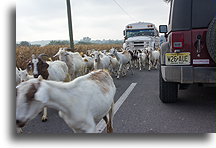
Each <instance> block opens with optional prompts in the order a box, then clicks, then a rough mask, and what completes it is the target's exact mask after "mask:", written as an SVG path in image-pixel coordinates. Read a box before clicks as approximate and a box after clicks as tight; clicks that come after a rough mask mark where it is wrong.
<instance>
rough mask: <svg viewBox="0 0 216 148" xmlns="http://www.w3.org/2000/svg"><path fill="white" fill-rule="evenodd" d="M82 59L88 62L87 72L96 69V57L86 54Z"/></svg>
mask: <svg viewBox="0 0 216 148" xmlns="http://www.w3.org/2000/svg"><path fill="white" fill-rule="evenodd" d="M82 59H83V61H84V62H85V64H86V68H87V73H88V72H90V71H92V70H93V69H94V58H93V57H90V56H87V55H85V54H84V57H83V58H82Z"/></svg>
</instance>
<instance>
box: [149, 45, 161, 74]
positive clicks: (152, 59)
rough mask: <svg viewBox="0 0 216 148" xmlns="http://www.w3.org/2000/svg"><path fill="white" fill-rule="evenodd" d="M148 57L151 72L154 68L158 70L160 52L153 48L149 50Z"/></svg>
mask: <svg viewBox="0 0 216 148" xmlns="http://www.w3.org/2000/svg"><path fill="white" fill-rule="evenodd" d="M147 56H148V60H149V62H148V63H149V68H148V70H151V68H152V67H154V68H155V69H157V65H158V63H159V58H160V52H159V51H157V50H153V48H152V47H148V48H147Z"/></svg>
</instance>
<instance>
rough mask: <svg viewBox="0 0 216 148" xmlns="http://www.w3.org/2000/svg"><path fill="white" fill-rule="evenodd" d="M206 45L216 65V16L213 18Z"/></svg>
mask: <svg viewBox="0 0 216 148" xmlns="http://www.w3.org/2000/svg"><path fill="white" fill-rule="evenodd" d="M206 44H207V49H208V52H209V54H210V56H211V58H212V59H213V60H214V62H215V63H216V16H215V17H214V18H213V20H212V22H211V23H210V25H209V27H208V32H207V35H206Z"/></svg>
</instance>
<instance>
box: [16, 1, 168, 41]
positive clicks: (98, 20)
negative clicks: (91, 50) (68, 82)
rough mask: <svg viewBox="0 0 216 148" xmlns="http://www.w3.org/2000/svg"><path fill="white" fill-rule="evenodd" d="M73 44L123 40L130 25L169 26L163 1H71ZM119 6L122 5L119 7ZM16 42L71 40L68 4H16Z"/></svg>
mask: <svg viewBox="0 0 216 148" xmlns="http://www.w3.org/2000/svg"><path fill="white" fill-rule="evenodd" d="M70 2H71V9H72V24H73V37H74V40H80V39H82V38H83V37H90V38H91V39H92V40H97V39H99V40H103V39H113V40H117V39H118V40H121V39H123V30H124V28H125V26H126V25H127V24H130V23H135V22H151V23H154V24H155V25H156V26H157V28H158V26H159V25H161V24H167V23H168V16H169V4H167V3H165V2H164V1H163V0H71V1H70ZM116 3H118V4H119V5H120V7H121V8H120V7H119V5H117V4H116ZM16 40H17V41H40V40H69V33H68V22H67V9H66V0H17V1H16Z"/></svg>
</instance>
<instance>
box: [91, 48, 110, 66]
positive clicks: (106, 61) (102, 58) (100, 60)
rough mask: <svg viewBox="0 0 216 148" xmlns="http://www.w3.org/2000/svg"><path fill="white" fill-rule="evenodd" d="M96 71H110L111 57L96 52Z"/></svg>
mask: <svg viewBox="0 0 216 148" xmlns="http://www.w3.org/2000/svg"><path fill="white" fill-rule="evenodd" d="M93 54H94V59H95V60H94V69H95V70H97V69H109V68H110V57H109V56H107V55H105V54H104V53H102V52H99V51H95V52H94V53H93Z"/></svg>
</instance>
